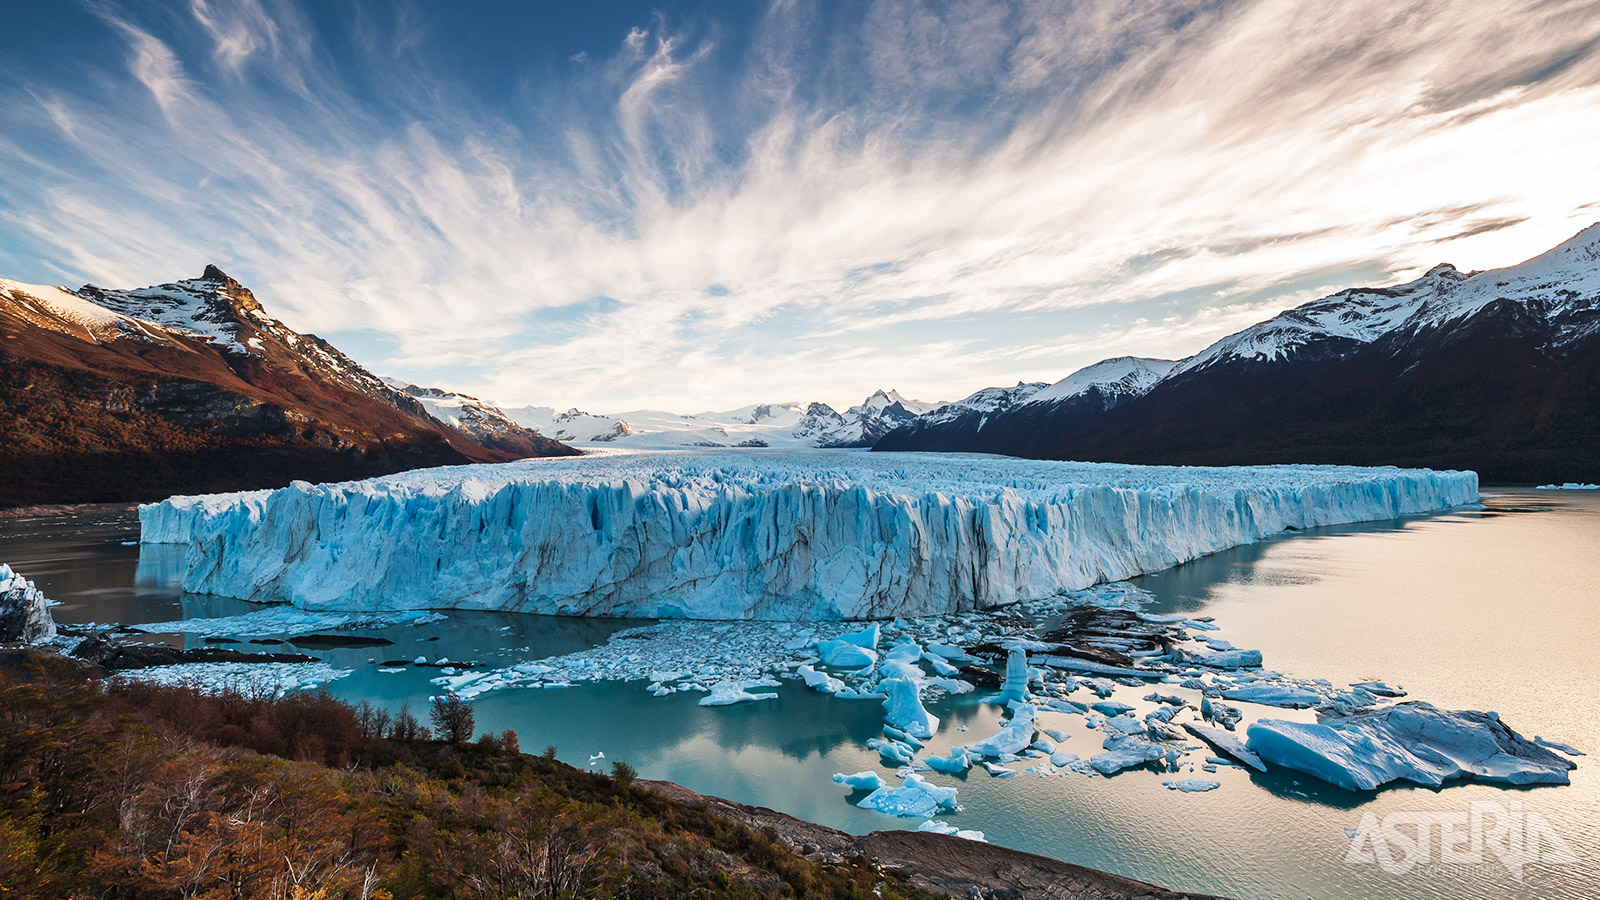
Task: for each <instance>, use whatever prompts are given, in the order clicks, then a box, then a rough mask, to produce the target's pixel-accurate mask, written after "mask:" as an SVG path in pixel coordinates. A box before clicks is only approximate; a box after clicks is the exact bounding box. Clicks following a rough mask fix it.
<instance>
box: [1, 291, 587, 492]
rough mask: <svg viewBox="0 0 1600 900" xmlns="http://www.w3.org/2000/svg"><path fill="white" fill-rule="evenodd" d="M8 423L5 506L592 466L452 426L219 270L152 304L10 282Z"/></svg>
mask: <svg viewBox="0 0 1600 900" xmlns="http://www.w3.org/2000/svg"><path fill="white" fill-rule="evenodd" d="M0 421H3V422H4V423H5V429H4V439H3V440H0V506H7V505H20V504H29V503H61V502H81V501H113V500H117V501H123V500H144V499H154V498H159V497H163V496H166V495H169V494H172V493H180V492H196V491H212V490H228V489H234V488H246V487H263V486H268V485H274V484H283V483H287V482H288V481H289V480H291V479H295V478H301V479H307V480H332V479H343V478H356V477H366V476H370V475H376V474H381V473H385V472H393V471H397V470H400V469H409V468H417V467H420V466H433V465H447V464H454V463H465V462H498V461H503V460H508V459H515V458H519V457H526V456H539V455H551V454H571V453H575V452H577V451H575V450H572V449H571V448H569V447H566V446H564V445H562V444H561V443H559V442H557V441H554V440H551V439H548V438H545V437H542V436H540V435H538V434H535V433H533V432H531V431H528V430H526V429H516V428H508V429H503V430H500V431H498V432H496V433H495V434H494V435H492V436H484V435H477V434H474V433H472V431H471V430H470V429H468V428H455V427H451V426H449V425H446V424H444V423H442V422H440V421H439V420H438V419H436V418H435V417H434V416H432V415H430V414H429V412H428V410H427V408H426V407H425V406H424V405H423V403H422V402H421V401H419V400H418V399H417V398H415V397H412V396H410V395H408V394H406V393H403V392H400V391H396V390H394V389H392V388H390V387H389V386H388V385H386V384H384V383H383V382H382V381H380V380H379V379H378V378H376V377H375V376H373V375H372V374H371V373H370V372H368V371H367V370H365V369H363V368H362V367H361V366H359V365H357V364H356V363H355V362H354V361H353V360H351V359H350V358H349V357H347V356H345V355H344V354H343V353H340V352H339V351H338V350H336V349H334V347H333V346H331V345H330V344H328V343H327V342H326V341H323V340H322V339H320V338H318V337H316V336H315V335H309V334H299V333H297V332H295V331H293V330H291V329H289V328H288V327H287V326H285V325H284V324H283V323H282V322H279V321H278V320H277V319H275V318H273V317H272V316H270V315H268V314H267V312H266V311H265V310H264V309H262V307H261V304H259V303H258V302H256V299H255V297H254V296H253V295H252V294H251V293H250V291H249V290H247V289H246V288H244V287H243V286H242V285H240V284H239V283H238V282H236V281H234V280H233V279H232V278H229V277H228V276H227V275H225V274H224V273H223V272H222V271H221V270H219V269H217V268H216V267H214V266H208V267H206V270H205V272H204V274H202V275H201V277H199V278H195V279H190V280H187V281H178V282H174V283H172V284H162V285H157V286H155V287H148V288H140V289H137V290H109V289H106V288H101V287H96V286H94V285H88V286H85V287H83V288H81V289H79V290H76V291H73V290H68V289H65V288H57V287H47V286H43V285H30V284H22V283H19V282H15V281H8V280H4V279H0Z"/></svg>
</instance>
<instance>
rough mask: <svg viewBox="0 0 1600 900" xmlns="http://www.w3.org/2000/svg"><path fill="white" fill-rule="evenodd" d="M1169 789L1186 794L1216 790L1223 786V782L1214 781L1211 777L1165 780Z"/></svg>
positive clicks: (1164, 782)
mask: <svg viewBox="0 0 1600 900" xmlns="http://www.w3.org/2000/svg"><path fill="white" fill-rule="evenodd" d="M1161 783H1162V784H1164V785H1166V786H1167V790H1169V791H1182V792H1184V793H1185V794H1198V793H1204V792H1205V791H1214V790H1216V789H1217V788H1219V787H1222V782H1220V781H1212V780H1211V779H1209V778H1185V779H1183V780H1182V781H1163V782H1161Z"/></svg>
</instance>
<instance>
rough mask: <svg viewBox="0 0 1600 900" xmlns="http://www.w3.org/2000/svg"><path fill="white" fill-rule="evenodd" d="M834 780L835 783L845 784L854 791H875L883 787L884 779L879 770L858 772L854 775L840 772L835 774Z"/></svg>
mask: <svg viewBox="0 0 1600 900" xmlns="http://www.w3.org/2000/svg"><path fill="white" fill-rule="evenodd" d="M833 780H834V783H835V784H842V785H845V786H846V787H848V788H850V790H852V791H875V790H877V789H878V788H881V787H883V779H882V778H880V777H879V776H878V773H877V772H857V773H855V774H854V775H846V774H844V773H843V772H838V773H835V774H834V776H833Z"/></svg>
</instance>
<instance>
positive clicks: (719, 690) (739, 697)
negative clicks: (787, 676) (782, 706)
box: [700, 681, 778, 706]
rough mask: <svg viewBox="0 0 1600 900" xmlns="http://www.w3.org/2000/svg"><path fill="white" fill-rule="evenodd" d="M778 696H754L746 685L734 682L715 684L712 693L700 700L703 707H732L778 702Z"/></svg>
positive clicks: (770, 694) (766, 694) (765, 694)
mask: <svg viewBox="0 0 1600 900" xmlns="http://www.w3.org/2000/svg"><path fill="white" fill-rule="evenodd" d="M776 699H778V695H777V694H773V693H763V694H752V693H750V691H749V690H748V686H747V685H746V684H743V683H740V682H737V681H734V682H724V683H723V684H714V685H712V686H711V693H709V694H707V695H706V696H704V697H701V698H700V705H701V706H732V705H733V704H735V703H749V702H750V701H752V700H776Z"/></svg>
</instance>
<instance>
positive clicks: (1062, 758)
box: [1050, 750, 1078, 769]
mask: <svg viewBox="0 0 1600 900" xmlns="http://www.w3.org/2000/svg"><path fill="white" fill-rule="evenodd" d="M1077 761H1078V754H1076V753H1063V752H1061V751H1059V750H1057V751H1056V752H1055V753H1052V754H1050V765H1052V766H1055V767H1057V768H1060V769H1064V768H1066V767H1067V766H1070V765H1072V764H1073V763H1075V762H1077Z"/></svg>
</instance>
